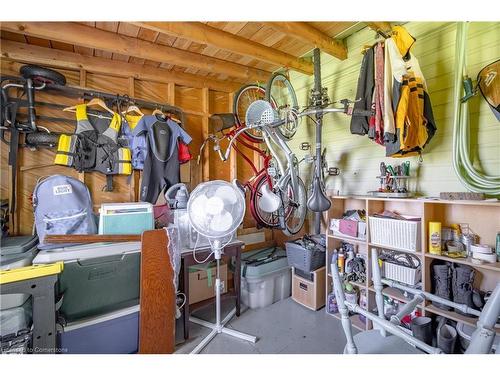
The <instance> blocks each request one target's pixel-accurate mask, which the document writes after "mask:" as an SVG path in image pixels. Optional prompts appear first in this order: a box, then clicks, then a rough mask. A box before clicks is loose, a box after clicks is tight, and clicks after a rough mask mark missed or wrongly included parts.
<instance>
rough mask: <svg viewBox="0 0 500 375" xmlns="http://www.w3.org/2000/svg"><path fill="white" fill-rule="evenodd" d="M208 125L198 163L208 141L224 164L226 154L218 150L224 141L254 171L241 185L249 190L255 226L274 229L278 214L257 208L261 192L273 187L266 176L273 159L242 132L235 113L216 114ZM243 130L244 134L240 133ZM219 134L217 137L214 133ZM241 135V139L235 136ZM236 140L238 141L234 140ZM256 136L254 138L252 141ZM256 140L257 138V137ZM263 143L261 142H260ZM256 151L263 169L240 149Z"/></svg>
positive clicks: (250, 136)
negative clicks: (208, 128)
mask: <svg viewBox="0 0 500 375" xmlns="http://www.w3.org/2000/svg"><path fill="white" fill-rule="evenodd" d="M210 123H211V125H212V127H213V128H212V129H213V133H212V134H209V136H208V137H207V139H205V141H204V142H203V144H202V145H201V147H200V153H199V154H198V163H199V162H200V158H201V155H202V153H203V149H204V147H205V146H206V144H207V143H208V142H213V143H214V144H215V145H214V150H216V151H217V152H218V154H219V156H220V158H221V160H223V161H226V160H227V157H226V155H225V154H224V153H223V152H222V151H221V148H220V143H221V142H222V141H223V140H227V141H228V142H229V144H231V147H232V148H233V149H234V150H235V151H236V153H237V154H238V155H240V156H241V157H242V158H243V160H245V162H246V163H247V164H248V165H249V166H250V168H251V169H252V171H253V176H252V177H251V178H250V179H249V180H248V181H246V182H245V183H243V186H244V188H245V190H246V189H248V190H249V191H250V212H251V214H252V216H253V217H254V219H255V221H256V222H257V227H265V228H276V227H278V226H279V225H280V221H279V215H278V213H277V212H272V213H269V212H265V211H263V210H262V209H260V207H259V204H258V200H259V199H260V198H261V197H262V191H263V190H264V189H267V188H270V189H272V186H273V178H272V176H271V175H270V174H269V171H273V170H275V168H276V167H275V166H274V161H273V156H272V155H271V154H270V153H268V152H267V151H264V150H262V149H261V148H259V147H257V146H255V145H253V144H252V143H254V142H255V140H256V138H257V137H255V135H256V133H253V134H252V133H250V131H249V129H245V130H243V129H244V128H245V125H244V124H242V123H240V122H239V120H238V118H237V115H236V114H231V113H222V114H215V115H213V116H212V117H211V118H210ZM242 130H243V131H242ZM218 133H220V134H221V135H220V136H219V137H218V136H216V134H218ZM240 134H241V137H238V136H239V135H240ZM235 137H238V139H235ZM254 137H255V138H254ZM257 139H258V138H257ZM261 142H262V141H261ZM242 147H245V148H247V149H248V150H251V151H253V152H256V153H257V155H259V157H260V159H261V160H262V163H260V164H261V165H262V168H260V169H259V168H258V167H257V166H256V165H255V163H254V162H253V161H252V159H250V158H249V157H248V156H247V155H245V152H244V151H243V148H242Z"/></svg>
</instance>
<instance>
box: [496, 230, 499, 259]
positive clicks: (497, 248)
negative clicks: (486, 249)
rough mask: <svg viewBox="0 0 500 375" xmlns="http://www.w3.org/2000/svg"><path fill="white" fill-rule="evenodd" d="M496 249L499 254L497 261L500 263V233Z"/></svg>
mask: <svg viewBox="0 0 500 375" xmlns="http://www.w3.org/2000/svg"><path fill="white" fill-rule="evenodd" d="M495 247H496V253H497V261H499V262H500V232H498V233H497V243H496V246H495Z"/></svg>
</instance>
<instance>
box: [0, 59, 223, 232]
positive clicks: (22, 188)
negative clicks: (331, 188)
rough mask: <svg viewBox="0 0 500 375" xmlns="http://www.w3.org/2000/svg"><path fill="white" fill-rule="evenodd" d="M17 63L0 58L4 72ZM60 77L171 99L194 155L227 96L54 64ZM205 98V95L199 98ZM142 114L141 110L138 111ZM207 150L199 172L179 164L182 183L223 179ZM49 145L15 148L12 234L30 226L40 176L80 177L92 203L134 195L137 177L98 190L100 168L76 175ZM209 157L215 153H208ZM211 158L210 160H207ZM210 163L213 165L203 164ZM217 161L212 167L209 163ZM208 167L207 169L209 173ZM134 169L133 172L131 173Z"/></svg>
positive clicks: (47, 111)
mask: <svg viewBox="0 0 500 375" xmlns="http://www.w3.org/2000/svg"><path fill="white" fill-rule="evenodd" d="M21 65H22V64H20V63H18V62H15V61H11V60H6V59H2V61H1V73H2V74H4V75H19V68H20V66H21ZM56 70H58V71H59V72H61V73H62V74H64V75H65V76H66V79H67V84H68V85H72V86H82V87H86V88H89V89H95V90H101V91H105V92H110V93H120V94H128V95H129V96H131V97H136V98H140V99H144V100H151V101H155V102H159V103H168V104H174V105H177V106H179V107H180V108H182V109H183V110H184V111H185V113H186V123H185V124H184V127H185V129H186V131H187V132H188V133H189V134H190V135H191V136H192V137H193V142H192V143H191V145H190V150H191V153H192V154H193V156H194V157H196V156H197V155H198V150H199V147H200V145H201V143H202V141H203V136H204V134H206V132H207V126H208V118H209V116H210V113H215V112H226V111H228V109H229V102H230V99H229V97H230V96H231V95H232V94H227V93H223V92H217V91H213V90H208V89H198V88H190V87H184V86H178V85H175V84H173V83H172V84H167V83H157V82H149V81H141V80H137V79H134V78H123V77H111V76H104V75H100V74H93V73H88V72H85V71H70V70H61V69H56ZM36 95H37V100H39V101H44V102H50V103H58V104H64V105H68V106H69V105H73V104H75V99H74V98H66V97H61V96H55V95H52V94H47V93H44V92H43V91H41V92H37V94H36ZM204 97H205V98H204ZM144 112H145V113H148V112H147V111H144ZM37 114H39V115H45V116H55V117H67V118H69V119H73V118H74V114H72V113H69V114H67V113H63V112H62V111H61V110H59V109H53V108H47V107H40V108H37ZM39 125H42V126H46V127H47V128H48V129H50V130H52V131H56V132H65V133H72V132H73V131H74V125H73V124H70V123H58V124H55V123H47V122H43V121H40V122H39ZM0 148H1V163H0V166H1V175H0V177H1V184H0V185H1V190H0V192H1V197H2V198H3V199H6V198H8V197H9V168H8V163H7V158H8V147H7V146H6V145H5V144H3V143H2V144H1V146H0ZM211 153H212V152H209V153H208V156H209V161H207V167H205V175H204V174H203V173H204V172H203V171H204V169H203V165H197V164H196V161H195V160H194V161H191V162H189V163H187V164H185V165H183V166H182V167H181V177H182V180H183V182H186V183H188V185H189V187H190V188H191V189H192V188H194V187H195V186H196V185H197V184H198V183H199V182H201V181H202V180H208V179H213V178H220V179H225V180H229V177H230V176H229V174H230V171H229V168H228V165H218V164H214V163H218V162H217V160H216V159H215V158H214V157H210V156H211ZM54 156H55V150H49V149H45V150H37V151H31V150H29V149H21V150H20V152H19V162H18V168H19V172H18V189H17V191H18V194H17V205H18V210H17V213H16V215H17V219H18V220H16V221H17V222H18V223H19V227H18V228H17V233H18V234H29V233H31V230H32V225H33V209H32V205H31V194H32V192H33V188H34V187H35V185H36V182H37V180H38V179H39V178H40V177H43V176H48V175H53V174H65V175H69V176H72V177H75V178H80V179H81V180H82V181H84V182H85V183H86V184H87V186H88V187H89V189H90V191H91V195H92V199H93V203H94V208H95V209H97V208H98V207H100V205H101V203H104V202H127V201H133V200H136V199H137V194H138V186H139V178H138V177H139V176H136V178H135V179H132V181H131V182H130V183H129V182H128V181H127V180H128V178H127V176H115V177H114V178H113V182H114V190H113V192H104V191H102V188H103V187H104V186H105V183H106V179H105V176H104V175H102V174H100V173H95V172H92V173H88V172H87V173H82V174H80V176H79V174H78V172H77V171H75V170H74V169H72V168H67V167H62V166H55V165H54V164H53V160H54ZM213 156H215V155H213ZM213 159H215V161H212V160H213ZM209 163H212V164H211V165H213V166H214V167H213V168H209V167H208V166H209V165H210V164H209ZM216 165H217V167H215V166H216ZM209 171H210V172H209ZM136 174H139V172H136Z"/></svg>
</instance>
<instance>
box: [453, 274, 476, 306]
mask: <svg viewBox="0 0 500 375" xmlns="http://www.w3.org/2000/svg"><path fill="white" fill-rule="evenodd" d="M474 274H475V272H474V269H473V268H472V267H469V266H465V265H457V266H456V267H455V268H454V269H453V280H452V289H453V302H456V303H462V304H465V305H467V306H469V307H472V308H474V307H475V306H474V302H473V299H472V297H473V293H472V286H473V284H474ZM455 311H456V312H458V313H459V314H462V315H465V316H473V315H470V314H465V313H463V312H461V311H459V310H456V309H455Z"/></svg>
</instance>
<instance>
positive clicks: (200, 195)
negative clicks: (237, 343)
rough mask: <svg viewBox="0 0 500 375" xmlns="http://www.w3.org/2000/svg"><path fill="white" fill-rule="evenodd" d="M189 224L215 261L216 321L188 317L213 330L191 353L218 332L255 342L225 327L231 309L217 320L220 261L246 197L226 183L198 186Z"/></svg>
mask: <svg viewBox="0 0 500 375" xmlns="http://www.w3.org/2000/svg"><path fill="white" fill-rule="evenodd" d="M187 210H188V216H189V222H190V223H191V225H192V227H193V229H194V230H195V231H196V232H198V234H200V235H203V236H205V237H207V238H208V239H209V242H210V247H211V249H212V252H213V254H214V258H215V260H216V261H217V276H216V279H215V306H216V321H215V323H210V322H207V321H204V320H202V319H198V318H195V317H190V318H189V320H190V321H191V322H193V323H196V324H200V325H202V326H204V327H208V328H211V329H212V332H210V333H209V334H208V336H207V337H205V338H204V339H203V340H202V341H201V342H200V343H199V344H198V346H196V348H194V349H193V351H192V352H191V354H193V353H194V354H195V353H199V352H200V351H201V350H202V349H203V348H204V347H205V346H206V345H207V344H208V343H209V342H210V341H211V340H212V339H213V338H214V337H215V336H217V335H218V334H219V333H225V334H227V335H230V336H233V337H237V338H240V339H243V340H246V341H250V342H253V343H254V342H256V341H257V338H256V337H255V336H250V335H247V334H245V333H241V332H238V331H235V330H233V329H230V328H226V327H224V325H225V324H226V323H227V322H229V320H231V318H232V317H233V316H234V315H235V314H236V309H233V310H232V311H231V312H230V313H229V314H228V315H227V316H226V317H225V318H224V319H223V320H222V321H221V318H220V314H221V311H220V310H221V306H220V302H221V301H220V299H221V298H220V297H221V280H220V258H221V254H222V252H223V250H224V246H225V245H227V244H228V243H229V242H231V240H232V238H233V234H234V232H235V231H236V229H237V228H238V226H239V225H240V224H241V222H242V221H243V216H244V214H245V198H244V196H243V192H242V191H241V190H240V189H239V188H238V187H236V186H235V185H233V184H230V183H229V182H226V181H220V180H216V181H208V182H205V183H201V184H199V185H198V186H197V187H196V189H194V190H193V192H192V193H191V196H190V198H189V201H188V205H187Z"/></svg>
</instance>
